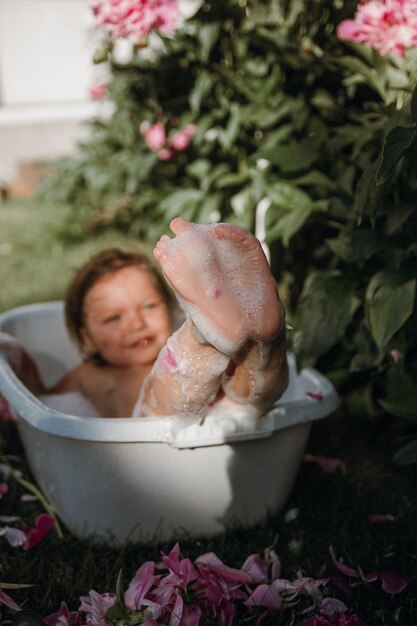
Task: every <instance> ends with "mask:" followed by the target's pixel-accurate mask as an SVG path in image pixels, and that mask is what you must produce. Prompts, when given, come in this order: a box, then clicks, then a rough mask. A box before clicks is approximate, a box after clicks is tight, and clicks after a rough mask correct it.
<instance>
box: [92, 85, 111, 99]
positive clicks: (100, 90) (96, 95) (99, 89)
mask: <svg viewBox="0 0 417 626" xmlns="http://www.w3.org/2000/svg"><path fill="white" fill-rule="evenodd" d="M89 94H90V98H92V99H93V100H101V99H102V98H104V96H105V95H106V94H107V85H105V84H104V83H99V84H97V85H92V86H91V87H90V89H89Z"/></svg>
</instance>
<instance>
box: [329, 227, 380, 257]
mask: <svg viewBox="0 0 417 626" xmlns="http://www.w3.org/2000/svg"><path fill="white" fill-rule="evenodd" d="M326 244H327V245H328V246H329V248H330V249H331V250H332V251H333V252H334V253H335V254H337V256H339V257H340V258H341V259H343V260H344V261H346V263H359V262H361V261H365V260H367V259H369V258H371V257H372V255H373V254H375V252H377V251H378V250H380V249H381V248H383V247H388V242H387V238H386V237H384V236H383V235H381V234H380V233H378V232H376V231H374V230H371V229H370V228H362V229H357V230H354V231H352V232H350V233H349V232H342V233H341V234H340V235H339V236H338V237H337V238H336V239H326Z"/></svg>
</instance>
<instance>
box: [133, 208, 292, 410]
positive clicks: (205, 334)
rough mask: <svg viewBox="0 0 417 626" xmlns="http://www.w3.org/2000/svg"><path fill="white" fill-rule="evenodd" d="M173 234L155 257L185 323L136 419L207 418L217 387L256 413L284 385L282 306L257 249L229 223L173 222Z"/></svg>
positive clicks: (148, 383)
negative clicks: (178, 302) (171, 289)
mask: <svg viewBox="0 0 417 626" xmlns="http://www.w3.org/2000/svg"><path fill="white" fill-rule="evenodd" d="M171 228H172V231H173V232H174V234H175V235H176V237H175V238H174V239H170V238H169V237H167V236H165V237H162V238H161V240H160V242H159V243H158V245H157V246H156V248H155V251H154V254H155V258H156V259H157V260H158V261H159V263H160V265H161V267H162V269H163V271H164V273H165V275H166V277H167V279H168V280H169V281H170V283H171V284H172V286H173V287H174V289H175V291H176V293H177V296H178V299H179V300H180V302H181V303H182V305H183V307H184V309H185V310H186V311H187V314H188V320H187V322H186V323H185V324H184V326H183V327H181V329H180V330H179V331H178V332H177V333H176V334H175V335H174V336H173V337H172V338H171V339H170V340H169V342H168V344H167V346H166V347H165V348H164V349H163V350H162V352H161V354H160V356H159V357H158V360H157V362H156V363H155V366H154V368H153V370H152V372H151V373H150V375H149V376H148V378H147V379H146V381H145V383H144V386H143V390H142V394H141V398H140V401H139V402H138V405H137V406H136V407H135V411H134V415H149V414H160V415H161V414H162V415H169V414H180V415H186V414H198V415H204V413H205V412H206V411H207V408H208V406H209V405H210V403H212V402H213V401H214V400H215V399H216V397H217V396H218V392H219V390H220V389H221V387H223V389H224V391H225V392H226V394H227V396H228V397H229V398H230V399H232V400H233V401H234V402H237V403H238V404H239V406H242V405H245V407H246V408H247V407H248V405H252V406H253V407H254V408H255V411H256V413H257V414H258V415H259V414H261V413H262V411H263V410H264V409H267V408H269V407H270V406H271V405H272V404H273V403H274V401H275V400H276V399H277V398H278V397H279V396H280V395H281V394H282V392H283V391H284V389H285V387H286V385H287V365H286V358H285V330H283V331H281V329H282V328H283V325H284V320H283V313H282V307H281V305H280V302H279V298H278V294H277V289H276V284H275V280H274V278H273V276H272V275H271V272H270V269H269V266H268V263H267V260H266V258H265V255H264V253H263V251H262V248H261V246H260V244H259V242H258V240H257V239H256V238H255V237H253V236H252V235H251V234H250V233H248V232H246V231H245V230H243V229H242V228H239V227H238V226H233V225H230V224H215V225H210V226H202V225H196V224H191V223H190V222H188V221H187V220H184V219H183V218H177V219H175V220H173V222H172V224H171ZM231 354H234V359H233V361H231V360H230V355H231ZM226 372H227V374H226ZM246 408H245V410H246Z"/></svg>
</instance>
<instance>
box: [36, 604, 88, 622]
mask: <svg viewBox="0 0 417 626" xmlns="http://www.w3.org/2000/svg"><path fill="white" fill-rule="evenodd" d="M43 621H44V622H45V624H46V626H81V613H80V612H79V611H77V612H74V611H70V610H69V608H68V607H67V605H66V603H65V602H61V606H60V607H59V611H58V612H57V613H52V614H51V615H47V616H46V617H44V618H43Z"/></svg>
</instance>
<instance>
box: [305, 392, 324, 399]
mask: <svg viewBox="0 0 417 626" xmlns="http://www.w3.org/2000/svg"><path fill="white" fill-rule="evenodd" d="M306 396H307V397H308V398H311V399H312V400H323V394H322V393H321V391H306Z"/></svg>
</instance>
